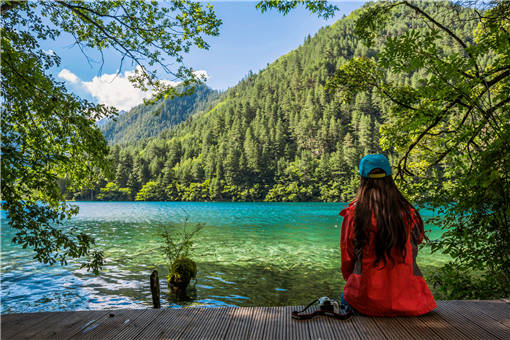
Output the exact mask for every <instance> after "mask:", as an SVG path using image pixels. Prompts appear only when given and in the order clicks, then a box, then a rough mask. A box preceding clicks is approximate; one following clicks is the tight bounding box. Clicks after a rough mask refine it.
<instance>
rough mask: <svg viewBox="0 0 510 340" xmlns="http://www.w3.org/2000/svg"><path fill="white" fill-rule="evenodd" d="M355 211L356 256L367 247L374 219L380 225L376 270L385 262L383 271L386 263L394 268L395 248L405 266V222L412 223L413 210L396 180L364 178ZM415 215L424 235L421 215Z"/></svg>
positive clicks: (416, 212)
mask: <svg viewBox="0 0 510 340" xmlns="http://www.w3.org/2000/svg"><path fill="white" fill-rule="evenodd" d="M383 172H384V171H383V170H381V169H374V170H372V171H371V173H383ZM355 209H356V210H355V214H354V233H355V238H354V251H355V253H356V254H357V255H359V254H361V251H362V250H363V247H364V246H365V245H366V244H367V242H368V234H369V230H370V229H371V228H372V216H374V217H375V220H376V223H377V233H376V235H375V242H374V243H375V255H376V260H375V262H374V266H375V267H377V265H378V264H379V263H380V262H381V261H383V267H384V266H386V260H387V259H390V260H391V262H392V264H395V260H396V259H394V258H393V257H392V255H391V250H392V249H393V248H394V247H395V248H396V249H397V250H398V251H400V252H401V254H402V262H404V259H405V257H406V247H405V245H406V242H407V235H408V232H407V230H406V223H405V219H407V220H409V221H410V220H411V218H412V217H411V211H412V210H413V206H412V205H411V204H410V203H409V202H408V201H407V200H406V198H405V197H404V196H403V195H402V193H401V192H400V191H399V190H398V188H397V186H396V185H395V182H394V181H393V178H392V177H391V176H386V177H383V178H365V177H361V183H360V186H359V190H358V195H357V196H356V208H355ZM415 214H416V216H417V217H418V220H419V226H418V228H420V232H423V221H422V219H421V217H420V215H419V214H418V211H415Z"/></svg>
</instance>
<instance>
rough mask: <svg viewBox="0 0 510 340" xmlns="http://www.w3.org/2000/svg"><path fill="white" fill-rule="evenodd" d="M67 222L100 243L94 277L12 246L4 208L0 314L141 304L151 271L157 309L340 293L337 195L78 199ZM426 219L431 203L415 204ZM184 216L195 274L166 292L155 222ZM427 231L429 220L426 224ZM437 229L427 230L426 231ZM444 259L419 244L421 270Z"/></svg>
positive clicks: (178, 223)
mask: <svg viewBox="0 0 510 340" xmlns="http://www.w3.org/2000/svg"><path fill="white" fill-rule="evenodd" d="M73 204H76V205H78V206H79V207H80V213H79V214H78V215H77V216H75V217H74V218H72V219H71V220H70V221H69V222H68V225H69V226H76V227H77V228H79V229H80V230H83V231H85V232H87V233H88V234H90V235H92V236H94V237H95V238H96V240H97V242H98V244H99V245H100V247H101V248H102V249H104V251H105V256H106V266H105V268H104V270H103V271H102V272H101V274H100V275H99V276H94V275H93V274H91V273H89V272H87V271H86V270H84V269H80V268H79V265H78V263H70V264H69V265H67V266H65V267H61V266H53V267H50V266H47V265H43V264H40V263H38V262H36V261H34V260H33V259H32V257H33V252H31V251H30V250H27V249H22V248H21V247H19V246H14V245H12V244H11V239H12V236H13V232H12V230H10V228H9V227H8V225H6V224H5V215H4V212H2V250H1V255H2V263H1V274H2V279H1V284H2V287H1V299H2V303H1V312H2V313H16V312H37V311H65V310H87V309H105V308H109V309H118V308H146V307H150V306H151V304H152V300H151V295H150V290H149V275H150V274H151V272H152V270H153V269H158V271H159V273H160V278H161V288H162V292H161V295H162V299H163V301H162V307H176V308H178V307H183V306H186V307H188V306H208V307H217V306H280V305H300V304H307V303H308V302H310V301H312V300H313V299H315V298H316V297H319V296H330V297H333V298H338V297H339V295H340V292H341V289H342V287H343V285H344V281H343V278H342V275H341V273H340V249H339V243H340V225H341V223H342V222H341V217H340V216H338V213H339V211H340V210H341V209H342V208H343V207H344V206H345V204H343V203H266V202H264V203H227V202H215V203H210V202H209V203H203V202H191V203H190V202H76V203H73ZM421 213H422V216H423V217H424V218H426V217H428V216H430V214H431V213H430V212H429V211H421ZM186 217H188V218H189V221H190V222H191V223H196V222H201V223H204V224H205V228H204V229H203V230H202V231H201V232H200V233H199V234H198V235H197V237H196V248H195V253H194V254H195V255H194V256H193V259H194V260H195V261H196V262H197V265H198V278H197V280H196V282H193V283H192V285H191V287H190V288H189V289H188V292H187V296H188V298H187V299H185V300H183V297H179V298H178V297H176V296H174V295H172V294H170V293H168V288H167V284H166V280H165V275H166V274H167V269H166V262H165V257H164V254H163V253H162V251H161V249H160V247H161V246H162V239H161V237H160V236H159V233H160V225H161V224H165V223H172V224H174V226H173V227H172V228H174V229H175V230H180V229H181V228H182V223H183V222H184V221H185V219H186ZM426 229H427V227H426ZM438 236H439V231H438V230H432V231H431V233H430V237H431V239H434V238H437V237H438ZM446 261H447V258H446V257H444V256H442V255H438V254H432V255H431V254H430V251H429V250H428V248H423V249H421V250H420V253H419V256H418V263H419V265H420V267H421V269H422V271H423V272H424V274H425V277H427V275H430V273H431V272H432V270H433V269H434V268H435V267H437V266H440V265H442V264H443V263H444V262H446Z"/></svg>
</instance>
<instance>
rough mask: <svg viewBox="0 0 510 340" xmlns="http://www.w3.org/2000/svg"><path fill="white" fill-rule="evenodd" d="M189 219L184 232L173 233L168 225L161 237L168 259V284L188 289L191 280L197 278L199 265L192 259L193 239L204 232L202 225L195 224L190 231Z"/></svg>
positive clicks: (183, 228) (184, 225) (186, 221)
mask: <svg viewBox="0 0 510 340" xmlns="http://www.w3.org/2000/svg"><path fill="white" fill-rule="evenodd" d="M188 226H189V222H188V218H186V219H185V221H184V224H183V226H182V231H173V230H171V228H169V226H168V225H165V226H163V228H162V229H163V230H162V233H161V236H162V237H163V240H164V243H165V244H164V246H163V251H164V253H165V255H166V257H167V259H168V263H167V265H168V284H169V285H174V286H180V287H186V286H187V285H188V283H189V281H190V280H191V279H194V278H196V275H197V264H196V263H195V261H193V260H192V259H190V256H191V254H192V253H193V245H194V244H193V243H194V240H193V238H194V237H195V235H196V234H197V233H198V232H199V231H200V230H202V228H203V227H204V225H203V224H202V223H196V224H194V227H193V228H191V230H189V228H188Z"/></svg>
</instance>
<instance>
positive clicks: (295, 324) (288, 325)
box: [279, 306, 311, 339]
mask: <svg viewBox="0 0 510 340" xmlns="http://www.w3.org/2000/svg"><path fill="white" fill-rule="evenodd" d="M303 308H304V306H288V307H285V308H284V309H283V314H282V315H280V323H281V327H280V329H281V330H282V332H281V333H279V335H280V336H281V337H280V339H310V332H309V330H308V325H309V323H310V322H311V320H295V319H293V318H292V317H291V313H292V312H293V311H295V310H297V311H300V310H302V309H303Z"/></svg>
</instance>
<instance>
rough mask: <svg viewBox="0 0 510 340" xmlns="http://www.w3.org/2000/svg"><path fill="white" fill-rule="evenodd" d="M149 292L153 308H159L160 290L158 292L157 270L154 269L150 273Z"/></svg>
mask: <svg viewBox="0 0 510 340" xmlns="http://www.w3.org/2000/svg"><path fill="white" fill-rule="evenodd" d="M151 294H152V305H153V306H154V308H161V301H160V298H159V296H160V292H159V275H158V271H157V270H154V271H153V272H152V274H151Z"/></svg>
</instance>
